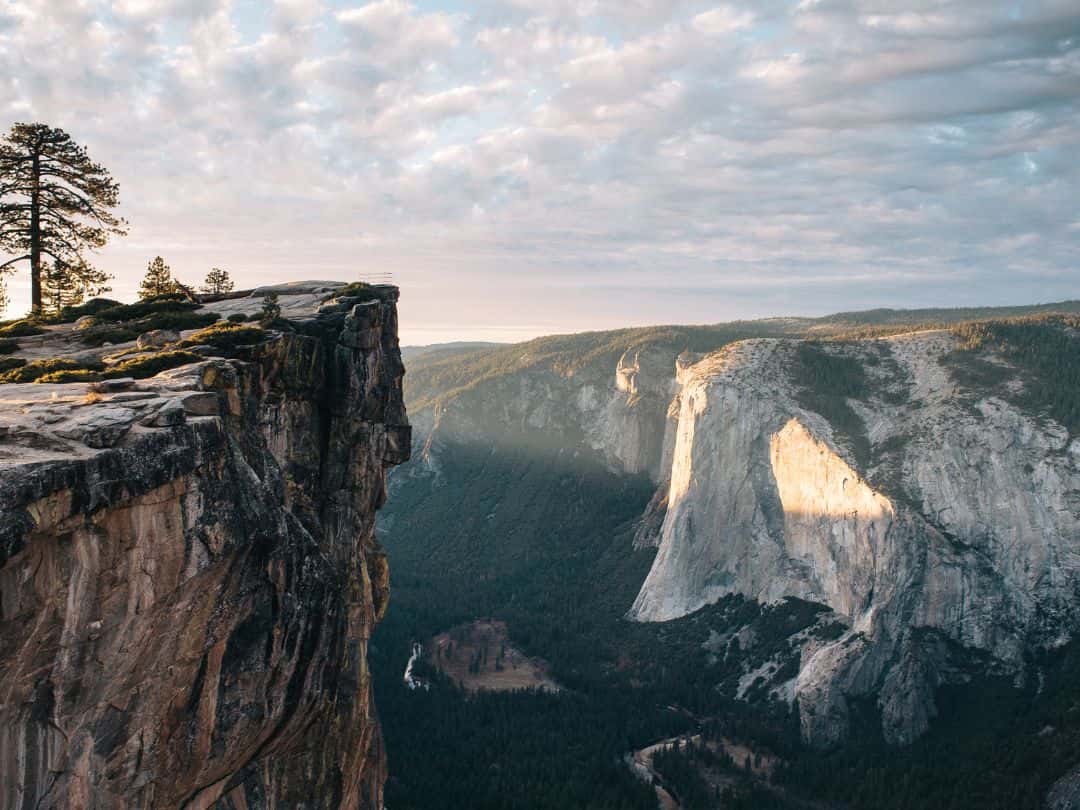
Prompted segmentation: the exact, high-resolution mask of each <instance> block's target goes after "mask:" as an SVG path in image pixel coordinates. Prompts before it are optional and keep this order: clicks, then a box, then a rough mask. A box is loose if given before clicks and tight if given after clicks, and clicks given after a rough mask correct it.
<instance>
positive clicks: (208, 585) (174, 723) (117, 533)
mask: <svg viewBox="0 0 1080 810" xmlns="http://www.w3.org/2000/svg"><path fill="white" fill-rule="evenodd" d="M333 286H334V285H330V288H328V289H319V290H315V289H314V288H311V289H308V288H307V287H304V286H303V285H298V286H296V287H295V288H288V289H285V290H282V291H280V292H279V294H280V295H281V303H282V308H283V311H284V312H285V313H286V315H287V320H285V321H281V322H278V323H277V324H275V325H274V326H273V327H272V328H269V329H267V330H266V331H265V333H264V334H263V335H261V336H260V337H259V339H258V341H257V342H255V343H253V344H250V345H240V346H234V347H230V348H229V350H228V351H221V352H218V351H216V350H215V349H214V348H213V347H206V346H201V347H197V348H195V349H194V351H196V352H200V351H201V353H202V356H199V357H197V358H196V359H195V361H194V362H190V363H187V364H185V365H182V366H180V367H177V368H173V369H170V370H168V371H165V372H163V373H160V374H158V375H157V376H154V377H150V378H148V379H144V380H138V381H133V380H128V379H107V380H104V381H101V382H97V383H89V384H86V383H66V384H49V383H26V384H12V385H2V386H0V807H2V808H31V807H33V808H60V807H63V808H210V807H214V808H263V807H290V808H338V807H341V808H380V807H381V806H382V783H383V781H384V778H385V770H386V766H385V762H384V758H383V754H382V750H381V738H380V732H379V726H378V721H377V717H376V714H375V709H374V706H373V705H372V700H371V687H370V676H369V673H368V666H367V661H366V654H367V640H368V638H369V636H370V634H371V631H372V629H373V627H374V625H375V624H376V622H378V620H379V619H380V618H381V616H382V614H383V612H384V611H385V609H386V604H387V598H388V569H387V563H386V558H385V556H384V554H383V553H382V551H381V549H380V548H379V545H378V543H377V542H376V540H375V537H374V521H375V512H376V510H377V509H378V508H379V507H380V506H381V505H382V503H383V501H384V500H385V493H386V489H385V473H386V470H387V468H388V467H390V466H392V465H395V464H399V463H401V462H402V461H404V460H405V459H406V458H407V457H408V453H409V446H410V428H409V426H408V423H407V419H406V414H405V408H404V405H403V402H402V392H401V380H402V375H403V367H402V363H401V356H400V352H399V348H398V339H397V313H396V301H397V290H396V289H395V288H392V287H374V288H370V290H369V291H368V292H367V293H360V294H353V291H349V295H347V296H339V297H337V298H334V292H333V289H332V288H333ZM327 292H329V293H330V294H329V295H326V294H325V293H327ZM258 294H259V291H256V293H255V294H253V296H255V297H257V296H258ZM294 295H295V296H303V298H302V299H301V298H294V297H293V296H294ZM238 301H239V303H238ZM253 303H254V305H255V306H256V307H257V306H258V304H259V301H258V300H254V299H244V300H239V299H234V300H230V301H223V302H220V304H219V305H217V306H218V309H217V310H216V311H217V312H219V313H220V314H225V312H226V311H227V310H228V309H229V308H230V307H232V308H233V309H234V310H236V311H239V309H238V307H240V306H246V307H247V308H249V309H250V308H251V306H252V304H253ZM213 306H214V305H211V308H212V307H213ZM211 320H212V319H211ZM49 339H50V335H48V334H47V335H45V336H43V338H41V339H39V340H44V341H46V342H47V341H48V340H49ZM68 339H69V338H68V337H65V336H64V335H61V334H59V333H58V334H57V335H56V340H57V341H59V342H63V341H66V340H68ZM113 348H115V347H113ZM216 355H217V356H216Z"/></svg>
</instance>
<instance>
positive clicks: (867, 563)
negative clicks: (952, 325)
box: [631, 331, 1080, 745]
mask: <svg viewBox="0 0 1080 810" xmlns="http://www.w3.org/2000/svg"><path fill="white" fill-rule="evenodd" d="M1073 339H1075V337H1074V338H1073ZM956 344H957V339H956V338H955V337H954V336H953V335H951V334H950V333H948V332H946V331H936V332H934V331H931V332H921V333H914V334H908V335H901V336H898V337H894V338H889V339H883V340H864V341H854V342H849V343H838V344H832V345H828V344H823V345H822V347H821V348H820V349H815V351H817V352H820V353H823V354H824V356H825V360H829V359H830V358H832V360H833V361H834V362H842V363H846V364H850V365H846V366H845V368H854V369H855V370H857V371H859V373H860V374H861V375H865V379H866V382H867V384H866V386H865V391H864V392H863V393H862V394H860V395H859V396H858V397H843V396H840V397H833V398H832V400H831V401H832V402H833V403H834V405H836V406H837V407H839V408H841V409H843V410H840V411H836V413H840V414H846V415H853V416H856V417H857V420H855V421H854V422H852V421H849V420H839V419H836V420H835V421H836V423H833V422H830V420H829V419H828V418H826V417H825V416H824V415H822V413H820V412H817V411H815V410H814V409H813V408H811V407H808V406H807V397H806V395H805V392H804V391H803V390H802V388H801V387H800V385H799V383H798V381H797V379H796V377H797V374H796V371H795V369H796V367H797V364H798V363H799V362H800V357H799V352H800V351H802V350H803V349H804V348H805V347H804V346H803V347H802V348H801V346H802V345H801V344H799V343H798V342H795V341H777V340H763V341H746V342H742V343H738V344H735V345H733V346H730V347H728V348H726V349H724V350H722V351H720V352H718V353H715V354H713V355H710V356H708V357H706V358H705V359H703V360H702V361H701V362H699V363H697V364H696V365H694V366H693V367H692V368H690V369H689V370H687V371H686V373H685V374H684V375H682V387H681V390H680V392H679V419H678V429H677V436H676V441H675V449H674V457H673V462H672V468H671V484H670V489H669V492H668V497H667V503H668V510H667V513H666V516H665V518H664V522H663V526H662V529H661V542H660V548H659V552H658V554H657V557H656V560H655V562H654V564H653V567H652V570H651V572H650V574H649V576H648V579H647V580H646V582H645V583H644V585H643V586H642V589H641V592H640V594H639V595H638V598H637V600H636V602H635V604H634V606H633V608H632V610H631V615H632V617H634V618H636V619H638V620H642V621H664V620H668V619H672V618H675V617H678V616H683V615H686V614H687V613H690V612H692V611H694V610H696V609H697V608H699V607H701V606H703V605H705V604H708V603H710V602H712V601H715V600H716V599H718V598H720V597H721V596H724V595H726V594H731V593H738V594H742V595H744V596H747V597H751V598H753V599H756V600H759V601H762V602H773V601H777V600H779V599H782V598H785V597H797V598H801V599H805V600H808V601H813V602H820V603H823V604H825V605H827V606H829V607H830V608H832V610H833V611H834V612H835V614H836V616H837V617H838V618H839V619H840V620H842V621H843V622H844V623H845V624H846V625H847V627H848V630H847V632H845V633H843V634H842V635H841V636H840V637H839V638H837V639H836V640H835V641H833V642H832V643H828V644H824V645H823V644H821V643H819V642H814V643H807V644H806V645H805V646H804V648H803V650H802V654H801V661H800V664H799V668H798V669H799V671H798V675H797V677H796V679H795V681H794V682H793V683H790V684H775V686H776V687H777V689H778V691H779V692H786V693H787V694H793V695H794V698H795V699H796V700H797V701H798V704H799V708H800V716H801V718H802V723H803V732H804V736H805V737H806V738H807V739H809V740H811V741H813V742H815V743H818V744H823V745H829V744H833V743H836V742H838V741H839V740H840V739H842V738H843V737H844V735H845V734H846V732H847V728H848V721H849V714H850V702H851V699H852V698H866V697H871V698H876V701H877V704H878V707H879V708H880V711H881V718H882V731H883V733H884V735H885V737H886V739H888V740H890V741H893V742H899V743H903V742H909V741H911V740H912V739H914V738H915V737H917V736H918V735H919V734H921V733H922V732H923V731H925V730H926V729H927V727H928V725H929V722H930V720H931V718H932V717H933V715H934V713H935V706H934V691H935V689H936V687H937V686H939V685H940V684H941V683H944V682H947V681H950V680H956V679H960V678H962V677H964V672H965V671H970V669H971V665H977V666H976V668H977V670H978V671H982V672H999V673H1010V674H1013V675H1014V676H1015V677H1016V678H1019V679H1022V678H1024V677H1032V676H1037V673H1034V672H1032V671H1030V668H1029V667H1028V666H1027V665H1026V661H1027V660H1028V658H1029V657H1030V654H1031V653H1033V652H1035V651H1037V650H1039V649H1047V648H1051V647H1054V646H1056V645H1059V644H1062V643H1064V642H1065V641H1067V640H1068V639H1069V638H1070V637H1071V636H1072V634H1073V633H1074V632H1075V631H1076V629H1077V628H1078V627H1080V600H1078V598H1077V597H1078V595H1080V441H1077V440H1076V439H1075V438H1071V437H1070V435H1069V431H1068V430H1066V429H1065V428H1064V427H1062V426H1061V425H1060V424H1058V423H1056V422H1055V421H1054V420H1053V419H1052V418H1049V417H1047V416H1046V415H1045V414H1037V413H1032V412H1031V411H1030V409H1027V408H1021V407H1018V406H1017V405H1016V404H1015V402H1014V401H1013V398H1012V397H1010V396H1008V393H1009V392H1014V393H1015V392H1018V391H1021V390H1022V389H1023V387H1024V385H1025V382H1024V379H1023V377H1022V375H1021V374H1020V373H1019V372H1018V370H1017V369H1015V368H1013V367H1011V366H1010V365H1009V364H1008V363H1006V362H1004V361H1002V360H1000V359H995V358H993V357H991V358H990V360H989V361H987V360H981V361H980V362H984V363H985V362H992V363H993V365H992V366H991V370H992V373H993V374H994V375H995V376H996V377H997V382H996V383H995V387H994V390H993V391H988V390H980V389H979V388H978V387H977V386H975V387H972V386H967V385H963V384H960V383H958V382H957V381H956V375H953V374H950V373H949V371H948V369H947V362H948V360H949V358H950V357H953V356H954V355H953V352H954V351H955V349H956V348H957V345H956ZM825 395H826V399H825V400H823V401H825V402H828V401H830V400H828V399H827V396H828V392H827V391H826V392H825ZM819 401H821V400H819ZM819 410H825V411H829V410H831V408H829V407H821V408H820V409H819ZM840 421H844V422H845V424H842V425H841V424H839V422H840ZM852 423H854V424H857V425H858V426H859V427H858V429H857V430H855V431H853V430H852V429H851V424H852Z"/></svg>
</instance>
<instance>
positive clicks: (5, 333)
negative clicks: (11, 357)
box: [0, 319, 45, 337]
mask: <svg viewBox="0 0 1080 810" xmlns="http://www.w3.org/2000/svg"><path fill="white" fill-rule="evenodd" d="M44 333H45V330H44V329H42V328H41V327H40V326H38V325H37V324H36V323H34V322H33V321H31V320H28V319H23V320H21V321H14V322H13V323H9V324H7V325H6V326H0V337H31V336H33V335H41V334H44Z"/></svg>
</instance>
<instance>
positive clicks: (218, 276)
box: [202, 267, 236, 295]
mask: <svg viewBox="0 0 1080 810" xmlns="http://www.w3.org/2000/svg"><path fill="white" fill-rule="evenodd" d="M235 287H236V285H235V284H234V283H233V280H232V279H231V278H229V272H228V271H227V270H222V269H221V268H220V267H215V268H213V269H211V270H210V272H209V273H207V274H206V280H205V281H204V282H203V285H202V291H203V292H204V293H207V294H209V295H223V294H225V293H231V292H232V291H233V288H235Z"/></svg>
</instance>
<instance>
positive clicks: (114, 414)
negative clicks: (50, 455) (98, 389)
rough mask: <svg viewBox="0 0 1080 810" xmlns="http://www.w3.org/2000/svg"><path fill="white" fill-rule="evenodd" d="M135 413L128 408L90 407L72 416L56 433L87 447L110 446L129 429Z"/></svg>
mask: <svg viewBox="0 0 1080 810" xmlns="http://www.w3.org/2000/svg"><path fill="white" fill-rule="evenodd" d="M135 415H136V414H135V412H134V411H132V410H131V409H130V408H122V407H105V408H90V409H87V410H86V411H83V412H81V413H79V414H78V415H77V416H75V417H73V419H72V421H71V423H70V424H69V425H66V426H64V427H61V428H58V429H57V430H56V435H57V436H62V437H64V438H65V439H74V440H75V441H80V442H82V443H83V444H85V445H86V446H87V447H93V448H97V449H100V448H104V447H112V446H113V445H115V444H116V443H117V442H119V441H120V440H121V439H122V438H123V437H124V436H125V435H126V434H127V432H128V431H129V430H130V429H131V426H132V424H134V422H135Z"/></svg>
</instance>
